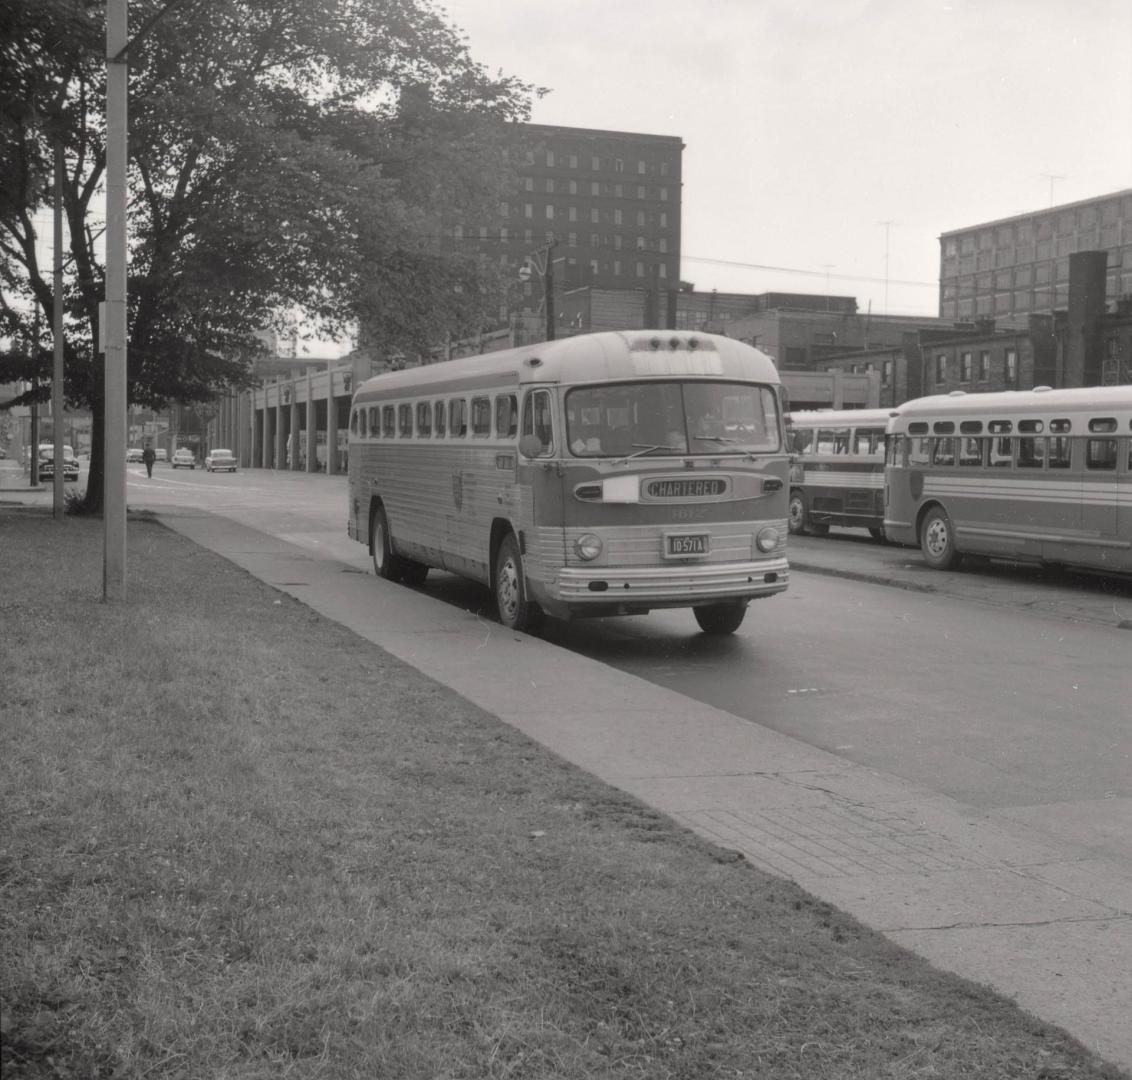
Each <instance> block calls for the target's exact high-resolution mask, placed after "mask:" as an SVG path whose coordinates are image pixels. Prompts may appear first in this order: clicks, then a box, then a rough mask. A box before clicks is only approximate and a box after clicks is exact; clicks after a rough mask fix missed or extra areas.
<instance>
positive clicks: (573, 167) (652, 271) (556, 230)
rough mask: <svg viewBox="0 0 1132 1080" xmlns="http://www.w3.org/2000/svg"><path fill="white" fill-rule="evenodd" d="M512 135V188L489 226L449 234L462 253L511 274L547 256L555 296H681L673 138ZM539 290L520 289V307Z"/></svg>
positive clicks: (534, 130) (468, 224)
mask: <svg viewBox="0 0 1132 1080" xmlns="http://www.w3.org/2000/svg"><path fill="white" fill-rule="evenodd" d="M509 136H510V140H511V147H510V149H509V153H510V154H511V160H512V164H513V165H514V166H515V168H516V171H517V173H518V175H519V189H518V191H517V192H515V193H514V196H513V198H508V199H507V200H505V201H503V202H501V204H500V206H499V213H498V217H497V219H496V220H493V221H465V222H459V223H456V224H455V225H454V226H453V230H452V231H453V239H454V241H455V242H457V243H459V244H460V245H461V250H464V251H468V250H478V251H482V252H484V253H485V254H488V255H490V256H493V257H497V258H498V259H499V261H500V263H502V264H503V265H504V266H514V267H515V268H516V269H518V268H519V267H520V266H522V265H523V264H524V263H525V261H526V260H527V258H528V257H530V256H532V255H535V254H536V253H537V254H538V256H539V257H540V258H541V259H543V260H545V259H546V258H548V257H549V258H550V259H551V260H552V263H551V267H550V269H551V279H552V283H553V286H554V288H555V292H556V295H557V293H559V292H561V291H564V290H566V289H573V288H577V287H578V286H581V285H596V286H599V287H602V288H612V289H660V290H667V289H673V290H674V289H676V288H677V287H678V285H679V278H680V195H681V183H682V181H681V164H682V160H683V151H684V143H683V141H682V140H681V139H680V138H679V137H677V136H674V135H646V134H638V133H633V132H622V131H600V130H594V129H590V128H572V127H555V126H552V125H546V124H515V125H514V126H513V130H512V131H509ZM552 241H553V243H554V247H553V248H552V249H550V250H549V251H548V250H547V245H548V244H549V243H550V242H552ZM537 261H538V260H537V259H536V262H537ZM543 266H545V262H543ZM542 289H543V281H542V274H541V272H539V273H536V274H534V275H533V276H532V277H531V279H530V280H528V281H527V282H526V283H525V284H524V285H523V286H522V293H523V297H524V300H523V304H522V306H523V307H524V308H526V309H528V310H535V309H537V308H538V307H539V306H541V304H542V302H543V293H542Z"/></svg>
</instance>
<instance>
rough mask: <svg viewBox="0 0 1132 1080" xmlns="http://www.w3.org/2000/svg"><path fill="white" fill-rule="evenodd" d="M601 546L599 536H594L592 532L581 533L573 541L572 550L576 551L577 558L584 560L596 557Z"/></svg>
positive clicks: (587, 560) (599, 552)
mask: <svg viewBox="0 0 1132 1080" xmlns="http://www.w3.org/2000/svg"><path fill="white" fill-rule="evenodd" d="M601 548H602V543H601V537H600V536H595V535H594V534H593V533H582V535H581V536H579V537H578V539H577V540H575V541H574V550H575V551H576V552H577V553H578V558H579V559H584V560H585V561H586V562H589V561H590V560H591V559H596V558H597V557H598V556H599V555H600V554H601Z"/></svg>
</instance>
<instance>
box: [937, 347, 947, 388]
mask: <svg viewBox="0 0 1132 1080" xmlns="http://www.w3.org/2000/svg"><path fill="white" fill-rule="evenodd" d="M935 381H936V382H937V383H945V382H947V354H946V353H939V354H938V355H937V356H936V358H935Z"/></svg>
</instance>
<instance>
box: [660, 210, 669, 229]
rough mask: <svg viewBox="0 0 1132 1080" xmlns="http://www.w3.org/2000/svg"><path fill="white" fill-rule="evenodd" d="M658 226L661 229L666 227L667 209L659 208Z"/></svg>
mask: <svg viewBox="0 0 1132 1080" xmlns="http://www.w3.org/2000/svg"><path fill="white" fill-rule="evenodd" d="M660 227H661V228H662V229H667V228H668V211H667V210H661V212H660Z"/></svg>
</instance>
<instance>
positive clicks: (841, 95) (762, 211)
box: [441, 0, 1132, 315]
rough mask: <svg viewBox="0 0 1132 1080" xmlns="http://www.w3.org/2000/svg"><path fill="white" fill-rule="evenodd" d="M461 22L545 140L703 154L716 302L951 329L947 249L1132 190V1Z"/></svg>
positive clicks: (594, 8) (758, 0) (711, 2)
mask: <svg viewBox="0 0 1132 1080" xmlns="http://www.w3.org/2000/svg"><path fill="white" fill-rule="evenodd" d="M441 7H442V9H443V10H444V11H446V12H447V17H448V21H449V23H450V24H452V25H453V26H455V27H457V28H459V29H460V30H462V31H463V32H464V34H465V36H466V38H467V41H468V45H469V47H470V50H471V53H472V56H473V57H474V58H475V59H476V60H478V61H479V62H480V63H482V64H484V65H485V66H486V67H487V68H489V70H491V71H492V72H495V71H497V70H500V69H501V70H502V71H504V72H505V73H507V74H509V75H515V76H518V77H519V78H522V79H523V80H525V81H527V82H531V83H535V84H537V85H539V86H543V87H546V88H548V90H549V91H550V92H549V93H548V94H546V96H544V97H543V98H542V99H541V100H539V101H537V102H536V104H535V106H534V112H533V115H532V117H531V119H532V120H533V121H534V122H535V123H540V124H561V125H566V126H569V127H592V128H605V129H610V130H615V131H639V132H647V133H650V134H655V135H677V136H680V137H681V138H682V139H683V140H684V143H685V150H684V190H683V210H684V224H683V235H682V247H683V266H682V270H681V277H682V278H683V279H684V280H686V281H692V282H694V283H695V285H696V288H697V289H705V290H707V289H712V288H716V289H719V290H720V291H729V292H750V293H759V292H763V291H766V290H772V289H780V290H790V291H796V292H819V293H821V292H825V291H826V287H827V282H828V289H829V291H830V292H833V293H837V294H848V295H853V296H856V297H857V299H858V302H859V303H860V305H861V309H862V310H866V309H867V308H868V307H869V305H870V303H871V307H872V311H873V312H875V313H881V312H884V311H886V310H887V311H888V312H890V313H892V314H913V315H921V314H922V315H934V314H936V311H937V288H936V282H937V279H938V276H939V243H938V237H939V234H940V233H941V232H945V231H947V230H950V229H955V228H962V227H964V226H967V225H974V224H977V223H979V222H982V221H990V220H994V219H995V218H1000V217H1009V216H1012V215H1014V214H1022V213H1028V212H1031V211H1034V210H1041V209H1044V208H1046V207H1048V206H1049V205H1050V197H1051V190H1052V195H1053V201H1054V202H1055V203H1059V204H1060V203H1065V202H1074V201H1077V200H1080V199H1088V198H1092V197H1094V196H1097V195H1103V194H1107V193H1110V192H1113V191H1118V190H1120V189H1123V188H1130V187H1132V62H1130V61H1129V57H1130V56H1132V0H808V2H802V0H569V2H568V3H564V2H561V0H555V2H551V0H447V2H445V3H442V5H441ZM1051 177H1054V179H1052V180H1051ZM885 222H887V223H889V224H887V225H886V224H884V223H885ZM735 263H738V264H747V265H746V266H735V265H729V264H735ZM751 264H754V265H753V266H752V265H751ZM760 267H771V268H782V269H780V270H776V269H761V268H760Z"/></svg>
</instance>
